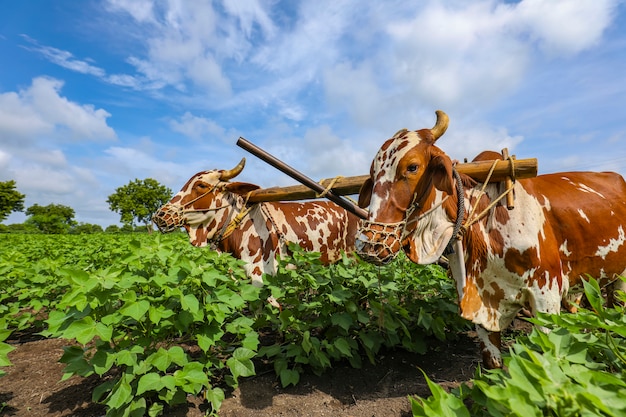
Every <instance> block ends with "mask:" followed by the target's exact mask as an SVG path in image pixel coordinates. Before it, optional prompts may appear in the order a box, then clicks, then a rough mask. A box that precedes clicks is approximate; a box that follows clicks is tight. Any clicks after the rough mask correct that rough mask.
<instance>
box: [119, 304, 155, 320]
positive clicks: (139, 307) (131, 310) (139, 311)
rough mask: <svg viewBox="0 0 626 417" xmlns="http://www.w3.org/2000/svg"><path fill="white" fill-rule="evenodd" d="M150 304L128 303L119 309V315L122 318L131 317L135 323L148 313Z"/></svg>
mask: <svg viewBox="0 0 626 417" xmlns="http://www.w3.org/2000/svg"><path fill="white" fill-rule="evenodd" d="M149 308H150V302H149V301H148V300H141V301H129V302H126V303H125V304H124V306H123V307H122V308H121V309H120V313H121V314H122V315H124V316H127V317H131V318H133V319H134V320H136V321H141V319H142V318H143V316H144V315H145V314H146V313H147V312H148V309H149Z"/></svg>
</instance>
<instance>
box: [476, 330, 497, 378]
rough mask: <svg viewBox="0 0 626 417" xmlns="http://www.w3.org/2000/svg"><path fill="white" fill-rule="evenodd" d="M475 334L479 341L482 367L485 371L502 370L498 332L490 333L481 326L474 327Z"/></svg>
mask: <svg viewBox="0 0 626 417" xmlns="http://www.w3.org/2000/svg"><path fill="white" fill-rule="evenodd" d="M476 333H477V334H478V339H479V340H480V351H481V354H482V358H483V365H484V367H485V368H487V369H494V368H502V353H501V352H500V346H501V338H500V332H490V331H488V330H487V329H485V328H484V327H483V326H480V325H476Z"/></svg>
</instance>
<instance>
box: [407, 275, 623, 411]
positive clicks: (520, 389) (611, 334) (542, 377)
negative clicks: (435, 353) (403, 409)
mask: <svg viewBox="0 0 626 417" xmlns="http://www.w3.org/2000/svg"><path fill="white" fill-rule="evenodd" d="M584 285H585V295H586V297H587V300H589V303H590V305H591V307H592V310H586V309H580V310H579V312H578V313H576V314H562V315H546V314H539V317H538V318H537V319H532V320H531V321H532V322H533V323H535V324H537V325H539V326H544V327H545V328H547V329H550V330H551V331H550V332H549V333H548V334H546V333H544V332H542V331H540V330H537V329H534V330H533V331H532V333H531V334H530V335H529V336H527V337H521V338H519V339H518V340H517V342H516V343H514V344H513V345H512V347H511V350H510V354H509V355H505V357H504V360H505V370H500V369H498V370H491V371H485V372H481V371H480V369H479V370H477V375H476V377H475V379H474V382H473V385H472V387H468V386H467V385H463V386H461V387H460V388H459V389H457V390H453V391H452V392H451V393H449V394H448V393H446V392H445V391H444V390H443V389H442V388H441V387H439V386H438V385H436V384H433V383H432V382H431V381H430V380H428V378H427V381H428V384H429V386H430V388H431V392H432V393H433V396H432V397H429V398H428V399H425V400H424V399H421V398H417V397H414V398H411V399H410V401H411V405H412V409H413V415H414V416H431V415H441V416H446V415H458V416H470V415H471V416H520V417H529V416H585V415H589V416H591V415H593V416H622V415H625V413H626V315H625V314H624V313H625V309H624V307H623V305H618V306H614V307H611V308H608V307H606V306H605V305H604V301H603V299H602V296H601V291H600V287H599V286H598V283H597V282H596V281H595V280H593V279H592V280H590V281H589V282H585V284H584ZM622 302H626V299H625V298H624V297H623V296H622ZM466 404H468V405H466Z"/></svg>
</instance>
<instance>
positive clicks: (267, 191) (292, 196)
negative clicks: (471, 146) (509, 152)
mask: <svg viewBox="0 0 626 417" xmlns="http://www.w3.org/2000/svg"><path fill="white" fill-rule="evenodd" d="M513 159H514V161H515V162H514V163H512V162H511V161H510V160H509V159H507V160H503V161H498V162H497V163H496V166H495V168H494V170H493V173H492V175H491V178H490V179H489V182H501V181H506V180H507V178H508V179H510V180H511V181H512V179H511V176H512V175H511V173H513V178H514V179H521V178H531V177H536V176H537V159H536V158H529V159H515V157H514V156H513ZM492 166H493V161H477V162H468V163H459V164H457V165H456V170H457V171H458V172H459V173H462V174H466V175H469V176H470V177H472V178H474V179H475V180H476V181H479V182H485V181H486V180H487V176H488V173H489V170H490V169H491V167H492ZM368 178H369V175H359V176H356V177H345V178H342V177H338V178H337V179H336V181H335V183H334V184H333V185H332V187H331V190H332V192H333V194H334V195H336V196H344V195H354V194H358V193H359V190H360V189H361V186H362V185H363V183H364V182H365V180H366V179H368ZM331 181H333V179H332V178H331V179H327V180H323V181H320V182H319V184H320V186H321V187H323V188H325V187H327V186H328V185H329V184H331ZM319 194H320V193H319V192H318V191H314V190H312V189H310V188H309V187H307V186H304V185H292V186H287V187H271V188H262V189H260V190H255V191H252V193H250V198H249V200H248V201H249V202H251V203H258V202H262V201H295V200H308V199H315V198H320V196H319ZM509 194H511V193H509ZM507 205H508V203H507ZM512 205H513V203H512V202H511V206H512Z"/></svg>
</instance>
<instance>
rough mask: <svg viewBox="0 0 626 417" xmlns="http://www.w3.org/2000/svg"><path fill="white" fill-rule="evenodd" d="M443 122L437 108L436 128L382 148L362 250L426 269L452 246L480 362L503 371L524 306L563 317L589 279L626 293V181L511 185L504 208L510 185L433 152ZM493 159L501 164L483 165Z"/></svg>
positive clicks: (577, 177) (364, 196)
mask: <svg viewBox="0 0 626 417" xmlns="http://www.w3.org/2000/svg"><path fill="white" fill-rule="evenodd" d="M447 124H448V118H447V116H446V115H445V113H443V112H441V111H437V123H436V125H435V127H433V128H432V129H422V130H417V131H407V130H406V129H405V130H401V131H399V132H398V133H396V134H395V135H394V136H393V137H392V138H391V139H389V140H387V141H386V142H385V143H384V144H383V145H382V147H381V148H380V150H379V151H378V153H377V154H376V157H375V158H374V160H373V162H372V166H371V172H370V175H371V177H370V178H369V179H368V180H367V181H366V182H365V183H364V184H363V187H362V188H361V192H360V195H359V205H360V206H361V207H366V206H368V205H369V217H368V220H367V221H365V222H363V225H362V228H361V229H360V231H359V234H358V235H357V243H356V245H357V253H359V254H360V255H361V256H362V257H363V258H364V259H366V260H369V261H370V262H373V263H376V264H381V263H385V262H388V261H390V260H391V259H393V257H394V256H395V255H396V254H397V253H398V252H399V251H400V250H404V251H405V252H406V254H407V255H408V257H409V258H410V259H411V260H412V261H413V262H416V263H418V264H430V263H433V262H436V261H437V260H438V259H439V257H440V256H442V254H444V251H446V249H447V248H452V249H453V250H454V253H449V251H447V252H448V255H447V256H448V260H449V262H450V269H451V272H452V275H453V277H454V279H455V281H456V284H457V292H458V296H459V310H460V314H461V316H463V317H464V318H466V319H468V320H471V321H472V322H474V323H475V324H476V327H477V331H478V335H479V337H480V341H481V350H482V357H483V363H484V365H485V366H486V367H488V368H494V367H501V366H502V360H501V353H500V331H502V330H503V329H505V328H506V327H507V326H508V325H509V324H510V323H511V322H512V321H513V319H514V318H515V316H516V314H517V313H518V312H519V311H520V310H521V309H528V310H529V311H530V312H531V313H533V314H534V313H536V312H548V313H559V311H560V306H561V302H564V303H565V302H566V301H567V300H566V299H565V297H566V296H567V293H568V291H569V290H570V289H577V288H580V286H581V280H583V279H585V278H586V276H587V274H589V275H590V276H592V277H594V278H596V279H598V280H599V281H600V285H607V286H609V284H614V285H613V286H614V287H620V289H623V287H624V286H623V281H621V280H620V279H619V278H618V276H619V275H622V276H624V274H625V273H626V231H625V230H624V229H625V227H626V226H625V224H626V183H625V182H624V179H623V178H622V177H621V176H619V175H618V174H615V173H609V172H604V173H594V172H564V173H556V174H548V175H540V176H537V177H535V178H529V179H519V180H517V181H515V182H514V186H513V193H514V197H515V205H514V208H513V209H512V210H508V209H507V207H506V206H505V204H502V203H501V202H498V203H497V204H496V205H495V206H494V207H493V208H489V205H490V204H491V203H492V202H493V201H495V200H496V199H498V197H499V196H501V195H502V194H503V192H504V191H505V190H504V184H502V183H493V184H488V185H487V186H486V188H485V189H484V191H482V190H481V189H482V185H483V184H478V183H477V182H476V181H474V180H473V179H471V178H470V177H468V176H465V175H462V174H460V175H459V174H458V172H456V170H455V168H454V164H453V162H452V161H451V160H450V158H449V157H448V155H446V154H445V153H444V152H443V151H442V150H441V149H439V148H438V147H437V146H435V141H436V140H437V139H438V138H439V137H440V136H441V135H442V134H443V133H444V132H445V130H446V129H447ZM493 155H497V156H496V158H501V157H500V155H499V154H495V153H492V152H488V153H486V154H485V155H483V156H482V158H481V159H485V158H484V157H485V156H486V157H488V158H489V157H490V156H491V158H489V159H496V158H493ZM459 203H461V204H459ZM475 204H477V206H476V208H475V209H474V205H475ZM485 209H486V211H485V213H486V214H485V215H484V216H482V217H481V216H478V213H481V212H482V211H483V210H485ZM472 213H473V214H472ZM470 215H471V216H472V219H470V218H469V217H470ZM457 220H458V221H457ZM474 221H475V222H474ZM455 226H456V229H455ZM459 226H461V227H459ZM456 230H458V233H456ZM454 234H456V236H453V235H454ZM449 244H450V245H449ZM613 289H614V288H613Z"/></svg>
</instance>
